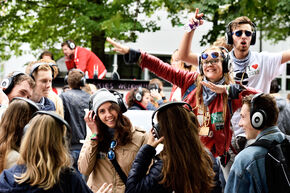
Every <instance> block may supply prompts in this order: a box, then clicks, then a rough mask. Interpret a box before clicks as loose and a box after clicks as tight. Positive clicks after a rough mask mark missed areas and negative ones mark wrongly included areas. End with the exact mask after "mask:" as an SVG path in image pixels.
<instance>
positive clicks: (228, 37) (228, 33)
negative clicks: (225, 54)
mask: <svg viewBox="0 0 290 193" xmlns="http://www.w3.org/2000/svg"><path fill="white" fill-rule="evenodd" d="M230 25H231V23H229V24H228V27H227V31H226V40H227V44H229V45H232V44H233V35H232V31H231V29H230Z"/></svg>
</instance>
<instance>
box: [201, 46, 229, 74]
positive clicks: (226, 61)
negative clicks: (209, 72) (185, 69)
mask: <svg viewBox="0 0 290 193" xmlns="http://www.w3.org/2000/svg"><path fill="white" fill-rule="evenodd" d="M219 49H220V50H221V52H220V53H221V56H222V58H223V63H222V67H223V74H224V73H228V72H229V71H230V68H231V62H230V55H229V51H228V50H227V49H226V48H225V47H222V46H219ZM224 51H225V52H226V54H225V52H224ZM204 52H205V51H203V52H202V53H201V54H200V56H199V63H198V67H199V72H200V75H203V74H204V73H203V68H202V63H201V56H202V54H203V53H204Z"/></svg>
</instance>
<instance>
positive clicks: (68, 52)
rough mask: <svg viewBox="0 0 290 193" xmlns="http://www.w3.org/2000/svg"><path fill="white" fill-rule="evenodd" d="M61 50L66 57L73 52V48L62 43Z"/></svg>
mask: <svg viewBox="0 0 290 193" xmlns="http://www.w3.org/2000/svg"><path fill="white" fill-rule="evenodd" d="M62 51H63V54H64V55H65V56H66V57H69V56H70V55H72V54H73V53H74V51H73V50H71V49H70V48H69V47H68V46H67V45H64V46H63V47H62Z"/></svg>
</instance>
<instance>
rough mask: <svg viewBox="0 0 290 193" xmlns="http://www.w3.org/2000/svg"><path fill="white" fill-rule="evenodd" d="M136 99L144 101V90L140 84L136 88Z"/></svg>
mask: <svg viewBox="0 0 290 193" xmlns="http://www.w3.org/2000/svg"><path fill="white" fill-rule="evenodd" d="M134 93H135V95H134V96H135V99H136V100H137V101H138V102H141V101H142V97H143V90H142V87H141V86H139V87H138V88H137V89H136V90H135V92H134Z"/></svg>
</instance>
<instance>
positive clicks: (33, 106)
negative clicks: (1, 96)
mask: <svg viewBox="0 0 290 193" xmlns="http://www.w3.org/2000/svg"><path fill="white" fill-rule="evenodd" d="M14 100H22V101H25V102H27V103H28V104H29V105H30V107H32V108H34V109H35V110H36V111H39V110H40V108H39V107H38V106H37V104H36V103H35V102H34V101H32V100H30V99H28V98H24V97H14V98H13V99H12V101H14ZM12 101H11V102H12Z"/></svg>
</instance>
